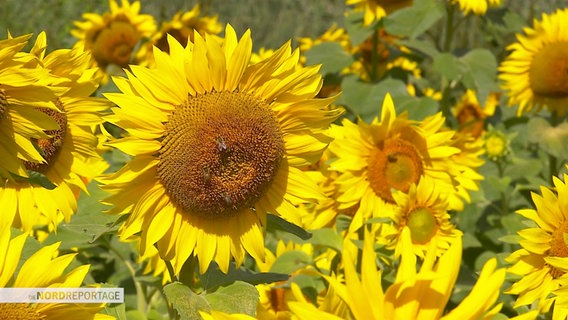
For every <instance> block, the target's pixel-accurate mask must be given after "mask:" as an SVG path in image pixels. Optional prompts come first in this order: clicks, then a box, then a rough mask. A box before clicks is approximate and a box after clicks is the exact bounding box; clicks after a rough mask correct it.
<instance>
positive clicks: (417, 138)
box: [329, 94, 461, 231]
mask: <svg viewBox="0 0 568 320" xmlns="http://www.w3.org/2000/svg"><path fill="white" fill-rule="evenodd" d="M443 124H444V118H443V117H442V116H441V114H440V113H438V114H436V115H434V116H430V117H427V118H425V119H424V120H422V121H420V122H416V121H412V120H408V119H407V115H406V113H403V114H401V115H399V116H397V115H396V112H395V109H394V104H393V102H392V99H391V97H390V95H388V94H387V96H386V97H385V99H384V102H383V106H382V111H381V120H380V121H379V120H378V119H377V118H375V119H374V120H373V121H372V123H370V124H367V123H365V122H364V121H362V120H359V122H358V123H357V124H355V123H352V122H351V121H350V120H348V119H344V120H343V122H342V125H341V126H333V127H332V128H333V132H334V138H335V140H334V141H333V142H332V143H331V144H330V146H329V150H330V151H331V152H332V153H333V154H334V155H335V158H336V159H335V160H334V161H333V162H331V164H330V170H336V171H338V172H339V173H340V175H339V177H338V178H337V180H336V183H337V184H338V188H339V190H338V192H339V194H340V195H339V196H338V198H337V201H338V202H339V203H340V205H339V207H338V209H339V210H346V209H349V208H353V207H357V208H358V209H357V212H356V213H355V216H354V218H353V221H352V223H351V226H350V230H351V231H354V230H357V229H358V228H359V227H361V225H362V224H363V223H364V220H366V219H368V218H369V217H371V216H380V215H382V216H383V217H384V216H385V215H386V214H385V213H386V212H387V211H388V210H389V208H388V207H389V206H393V205H394V204H395V199H394V197H393V191H392V190H399V191H402V192H408V190H409V189H410V186H411V185H412V184H413V183H414V184H417V183H418V182H419V181H420V178H421V177H422V176H429V177H430V178H432V179H433V180H434V185H435V187H436V188H437V189H438V190H440V192H441V193H442V194H444V195H447V196H450V195H451V194H453V193H456V192H457V191H458V189H457V188H456V185H457V184H458V182H457V180H456V177H458V176H460V175H461V172H460V171H459V170H458V168H457V167H455V166H454V164H453V162H452V161H449V160H448V159H449V158H450V157H451V156H453V155H455V154H457V153H459V152H460V149H458V148H456V147H453V146H451V143H452V138H453V137H454V134H455V132H453V131H451V130H445V129H443ZM450 209H452V208H450Z"/></svg>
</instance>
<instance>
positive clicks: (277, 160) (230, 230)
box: [101, 25, 340, 273]
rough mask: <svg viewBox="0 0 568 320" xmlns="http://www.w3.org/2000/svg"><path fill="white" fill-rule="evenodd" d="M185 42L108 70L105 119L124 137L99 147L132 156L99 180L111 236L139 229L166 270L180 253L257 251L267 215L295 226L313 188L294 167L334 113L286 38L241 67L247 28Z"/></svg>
mask: <svg viewBox="0 0 568 320" xmlns="http://www.w3.org/2000/svg"><path fill="white" fill-rule="evenodd" d="M194 41H195V42H194V43H191V42H190V43H189V44H188V45H187V47H186V48H184V47H183V46H181V45H180V44H179V43H178V42H177V41H176V40H175V39H174V38H173V37H169V39H168V42H169V45H170V54H169V55H168V54H166V53H164V52H162V51H160V50H159V49H155V50H154V57H155V62H156V66H155V68H152V69H148V68H144V67H140V66H131V70H132V72H130V71H129V72H127V76H128V78H127V79H125V78H115V79H114V80H115V82H116V84H117V86H118V88H119V89H120V90H121V91H122V93H109V94H106V97H107V98H108V99H109V100H111V101H112V102H114V103H116V104H117V105H118V106H119V107H117V108H114V109H113V110H114V115H113V116H111V117H109V118H108V120H109V121H110V122H112V123H114V124H116V125H117V126H119V127H121V128H123V129H125V130H126V131H127V132H128V133H129V135H128V136H127V137H125V138H122V139H119V140H117V141H114V142H111V143H110V145H112V146H114V147H116V148H118V149H120V150H122V151H123V152H125V153H127V154H129V155H131V156H133V159H132V161H130V162H129V163H127V164H126V166H124V167H123V168H122V169H120V170H119V171H118V172H116V173H115V174H113V175H110V176H108V177H104V178H103V179H101V181H102V182H103V183H104V184H105V186H103V188H104V189H105V190H106V191H108V192H109V193H111V194H112V195H111V196H110V197H109V198H108V199H107V202H108V203H110V204H114V209H113V210H112V211H111V212H113V213H119V214H128V219H127V220H126V221H125V223H124V225H123V226H122V227H121V229H120V231H119V232H120V236H121V237H122V238H124V239H127V238H129V237H131V236H132V235H134V234H137V233H140V236H141V239H142V240H141V244H140V252H141V254H142V255H144V254H145V252H146V249H145V248H146V247H148V246H153V245H156V246H157V248H158V250H159V252H160V255H161V257H162V258H164V259H165V260H169V261H170V262H171V263H172V265H173V268H174V270H175V272H176V273H179V271H180V269H181V267H182V265H183V264H184V262H185V261H186V260H187V259H188V257H190V256H191V255H194V256H196V257H197V259H198V260H199V267H200V270H201V272H205V270H207V268H208V266H209V264H210V263H211V262H212V261H215V262H216V263H217V264H218V265H219V267H220V269H221V270H223V271H224V272H227V270H228V268H229V262H230V261H231V257H234V259H235V262H236V264H237V265H240V264H241V263H242V262H243V260H244V258H245V253H249V254H250V255H251V256H252V257H253V258H254V259H255V260H259V261H262V260H264V254H265V252H264V245H263V243H264V238H263V233H262V226H264V225H266V214H267V212H270V213H273V214H276V215H280V216H282V217H283V218H285V219H287V220H289V221H291V222H292V223H296V224H299V223H300V216H301V214H300V213H299V212H298V209H297V208H296V206H297V205H299V204H301V203H306V202H316V201H318V200H319V199H321V198H322V197H323V196H322V194H321V193H320V192H319V191H318V190H317V186H316V184H315V182H313V181H311V180H310V178H309V176H308V175H306V174H305V173H304V172H302V171H301V170H300V169H299V168H302V167H305V166H309V165H310V164H312V163H314V162H316V161H317V160H318V159H319V157H320V156H321V153H322V151H323V149H325V147H326V146H327V144H328V143H329V141H330V138H329V137H328V136H326V135H325V134H324V128H325V127H327V126H328V125H329V124H330V122H332V121H333V120H334V119H336V118H337V117H338V116H339V115H340V112H339V111H336V110H328V109H327V108H326V107H327V106H328V105H329V104H330V103H331V102H332V101H333V100H334V99H335V98H328V99H314V96H315V95H316V94H317V92H318V91H319V89H320V87H321V82H322V80H321V76H320V75H319V74H318V72H317V71H318V69H319V67H318V66H312V67H305V68H302V69H298V68H297V63H298V57H299V52H298V51H297V50H296V51H294V52H291V47H290V43H289V42H288V43H286V44H284V45H283V46H282V47H281V48H280V49H278V50H276V51H275V53H274V54H273V55H272V56H271V57H270V58H268V59H266V60H263V61H261V62H259V63H256V64H254V65H251V64H250V63H249V61H250V56H251V50H252V40H251V38H250V32H249V31H247V32H245V33H244V35H243V36H242V37H241V39H240V40H237V36H236V34H235V31H234V30H233V28H232V27H231V26H230V25H227V27H226V29H225V39H224V42H223V45H222V46H220V45H219V43H218V42H217V40H215V39H213V38H211V36H208V35H206V36H205V39H204V38H203V37H201V35H199V34H198V33H195V35H194Z"/></svg>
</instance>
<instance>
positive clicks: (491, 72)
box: [459, 49, 500, 102]
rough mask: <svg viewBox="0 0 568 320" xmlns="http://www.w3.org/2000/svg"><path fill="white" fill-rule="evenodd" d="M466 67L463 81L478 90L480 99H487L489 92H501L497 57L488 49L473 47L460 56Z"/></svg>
mask: <svg viewBox="0 0 568 320" xmlns="http://www.w3.org/2000/svg"><path fill="white" fill-rule="evenodd" d="M459 61H460V62H461V63H462V65H463V66H464V67H465V69H464V75H463V83H464V84H465V86H466V87H467V88H468V89H472V90H475V91H476V92H477V98H478V99H479V101H482V102H483V101H485V100H486V99H487V96H489V93H491V92H499V90H500V89H499V86H498V85H497V82H496V81H495V79H497V59H496V58H495V55H493V53H491V51H489V50H487V49H473V50H471V51H469V52H468V53H466V54H465V55H463V56H462V57H460V58H459Z"/></svg>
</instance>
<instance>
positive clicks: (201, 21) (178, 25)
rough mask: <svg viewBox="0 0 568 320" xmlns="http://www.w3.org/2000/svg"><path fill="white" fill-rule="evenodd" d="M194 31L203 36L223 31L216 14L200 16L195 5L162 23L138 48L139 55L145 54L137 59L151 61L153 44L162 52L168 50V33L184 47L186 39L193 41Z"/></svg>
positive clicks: (197, 6)
mask: <svg viewBox="0 0 568 320" xmlns="http://www.w3.org/2000/svg"><path fill="white" fill-rule="evenodd" d="M194 31H197V32H198V33H199V34H200V35H201V36H205V34H206V33H207V34H210V35H217V34H219V33H220V32H221V31H223V26H222V25H221V24H220V23H219V22H218V21H217V16H213V17H209V16H201V12H200V10H199V5H196V6H195V7H193V9H191V10H189V11H186V12H183V13H182V12H178V13H176V14H175V15H174V16H173V18H172V19H171V20H170V21H168V22H164V23H162V26H161V28H160V30H159V31H158V32H156V33H155V34H154V35H152V37H151V38H150V39H149V40H148V42H146V43H145V44H144V46H143V47H142V48H141V49H140V52H139V56H140V55H146V57H144V58H140V59H139V60H141V61H145V62H147V63H151V61H153V60H154V58H153V55H152V53H153V49H152V47H154V46H156V47H158V49H160V50H162V51H164V52H168V50H169V47H168V41H167V39H168V37H167V35H168V34H169V35H170V36H172V37H174V38H176V40H177V41H178V42H179V43H181V45H182V46H184V47H185V46H186V45H187V41H188V39H189V41H193V33H194Z"/></svg>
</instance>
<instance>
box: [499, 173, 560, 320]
mask: <svg viewBox="0 0 568 320" xmlns="http://www.w3.org/2000/svg"><path fill="white" fill-rule="evenodd" d="M567 179H568V175H566V174H565V175H564V182H563V181H562V180H560V179H559V178H557V177H553V182H554V191H553V190H552V189H549V188H546V187H541V195H539V194H536V193H533V194H532V200H533V202H534V205H535V207H536V208H535V209H523V210H519V211H517V213H518V214H520V215H521V216H523V217H525V218H528V219H530V220H532V221H533V222H534V224H535V225H534V227H532V228H527V229H523V230H521V231H519V232H518V234H519V235H520V236H521V238H522V239H521V240H520V241H519V244H520V245H521V247H522V248H521V249H519V250H517V251H515V252H513V253H512V254H511V255H510V256H509V257H508V258H507V259H506V260H507V261H508V262H509V263H511V264H512V266H511V267H509V269H508V272H510V273H512V274H514V275H517V276H519V278H518V280H517V281H516V282H515V283H514V284H513V285H512V286H511V288H509V289H508V290H507V291H506V293H509V294H514V295H518V297H517V300H516V302H515V304H514V307H518V306H523V305H528V304H533V303H536V304H538V309H539V310H540V312H542V313H545V312H548V311H549V310H550V308H551V306H552V305H553V303H554V302H555V296H551V295H550V294H551V293H552V292H554V291H555V290H557V289H559V288H560V287H561V286H562V285H564V284H565V283H566V281H568V273H567V272H568V247H567V246H566V236H565V235H566V233H567V232H568V186H567V185H566V181H567ZM557 312H558V313H559V314H564V315H566V312H568V305H566V304H562V303H559V302H557V303H554V314H555V315H553V317H556V313H557Z"/></svg>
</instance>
